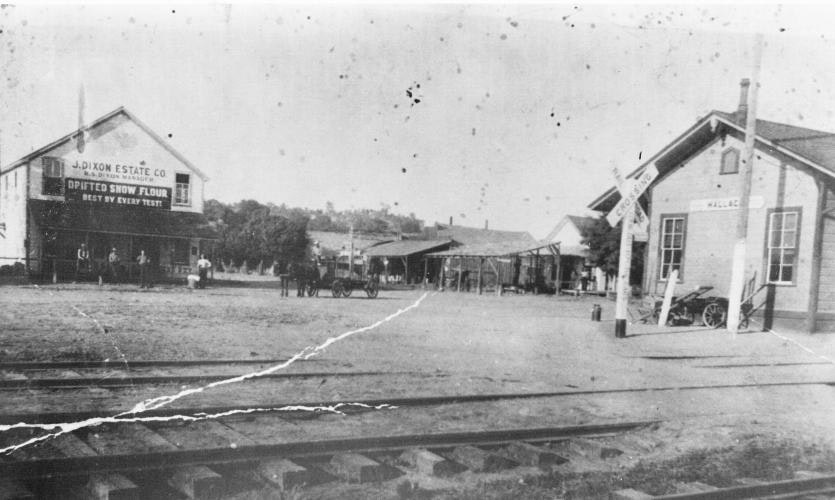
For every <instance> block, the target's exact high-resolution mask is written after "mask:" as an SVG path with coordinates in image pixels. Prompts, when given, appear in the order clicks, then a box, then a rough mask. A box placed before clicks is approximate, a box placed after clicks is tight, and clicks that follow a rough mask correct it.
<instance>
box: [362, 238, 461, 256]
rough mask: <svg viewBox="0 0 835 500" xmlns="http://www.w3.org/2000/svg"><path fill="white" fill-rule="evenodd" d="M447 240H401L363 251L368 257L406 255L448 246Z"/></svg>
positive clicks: (449, 242)
mask: <svg viewBox="0 0 835 500" xmlns="http://www.w3.org/2000/svg"><path fill="white" fill-rule="evenodd" d="M451 243H452V242H451V241H449V240H401V241H391V242H389V243H382V244H380V245H377V246H373V247H371V248H367V249H366V250H365V251H364V252H363V253H364V254H365V255H368V256H369V257H407V256H409V255H414V254H418V253H424V252H429V251H432V250H441V249H444V248H449V245H450V244H451Z"/></svg>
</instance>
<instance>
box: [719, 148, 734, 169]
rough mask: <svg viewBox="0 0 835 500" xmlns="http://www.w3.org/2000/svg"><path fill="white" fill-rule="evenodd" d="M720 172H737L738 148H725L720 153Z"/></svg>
mask: <svg viewBox="0 0 835 500" xmlns="http://www.w3.org/2000/svg"><path fill="white" fill-rule="evenodd" d="M719 173H720V174H736V173H739V150H738V149H736V148H730V149H726V150H725V152H724V153H722V166H721V167H720V169H719Z"/></svg>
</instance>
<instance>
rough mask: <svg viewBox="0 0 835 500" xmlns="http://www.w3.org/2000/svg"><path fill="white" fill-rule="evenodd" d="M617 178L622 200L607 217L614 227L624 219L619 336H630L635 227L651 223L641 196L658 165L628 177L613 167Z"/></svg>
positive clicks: (617, 321)
mask: <svg viewBox="0 0 835 500" xmlns="http://www.w3.org/2000/svg"><path fill="white" fill-rule="evenodd" d="M613 173H614V175H615V180H616V181H617V183H618V190H619V191H620V193H621V199H620V201H619V202H618V204H617V205H615V208H613V209H612V211H611V212H609V215H607V216H606V220H608V221H609V224H610V225H611V226H612V227H614V226H616V225H617V224H618V222H619V221H623V225H622V227H621V233H620V259H619V261H618V284H617V287H618V289H617V292H618V295H617V302H616V303H615V337H616V338H619V339H620V338H624V337H626V317H627V312H628V311H627V305H628V302H629V295H630V291H631V288H630V285H629V274H630V268H631V266H632V226H633V224H635V223H636V222H637V224H638V227H639V228H640V229H641V230H642V231H646V229H645V228H648V226H649V220H648V219H647V215H646V213H644V211H643V209H642V208H641V205H640V204H639V203H638V199H639V198H640V197H641V194H643V192H644V191H646V189H647V188H648V187H649V185H650V184H652V181H654V180H655V178H656V177H658V169H657V168H656V167H655V165H653V164H650V165H648V166H647V167H646V168H645V169H644V171H643V172H641V174H640V175H639V176H638V177H637V178H635V179H624V178H623V176H622V175H621V174H620V172H619V171H618V169H617V167H614V168H613Z"/></svg>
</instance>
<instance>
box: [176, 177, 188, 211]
mask: <svg viewBox="0 0 835 500" xmlns="http://www.w3.org/2000/svg"><path fill="white" fill-rule="evenodd" d="M189 180H190V179H189V175H188V174H177V186H176V189H175V193H174V204H175V205H189V204H191V197H190V196H189V194H190V192H191V189H190V185H189Z"/></svg>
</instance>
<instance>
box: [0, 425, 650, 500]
mask: <svg viewBox="0 0 835 500" xmlns="http://www.w3.org/2000/svg"><path fill="white" fill-rule="evenodd" d="M653 423H654V422H626V423H615V424H602V425H583V426H571V427H556V428H538V429H504V430H496V431H488V432H456V433H443V434H420V435H396V436H373V437H363V438H352V439H332V440H316V441H299V442H270V440H269V439H265V438H264V437H263V436H264V433H263V427H264V425H265V424H264V423H263V422H259V424H258V427H259V428H260V429H261V431H256V430H254V429H255V427H253V426H247V425H245V422H243V423H242V422H240V421H234V420H233V421H230V422H223V423H221V422H219V421H204V422H200V425H198V426H193V425H192V424H189V426H180V425H176V424H168V425H165V424H137V423H128V424H119V425H113V426H112V427H109V428H106V429H88V430H86V431H77V432H75V433H72V434H65V435H62V436H59V437H58V438H55V439H54V440H51V441H48V442H45V443H43V444H39V445H38V446H36V447H32V448H28V449H26V448H24V449H22V450H21V451H18V452H15V453H13V454H12V456H11V457H6V460H5V461H3V462H0V478H5V483H6V484H5V486H6V488H7V489H8V490H11V489H14V490H15V491H20V492H23V494H22V495H21V496H20V498H26V496H25V495H27V494H28V495H29V498H49V497H51V496H52V495H54V494H55V492H56V491H67V488H68V486H69V487H70V488H71V489H75V490H76V491H75V492H74V494H76V495H80V496H82V497H85V496H86V497H93V498H111V497H113V498H116V497H120V498H124V497H133V498H181V496H180V497H178V496H177V495H178V493H176V492H179V494H180V495H185V496H186V497H189V498H204V497H214V496H224V495H226V494H228V493H229V492H228V491H226V490H225V489H226V488H228V487H229V485H230V484H239V483H241V481H243V482H244V483H247V482H248V483H250V484H249V485H248V487H249V488H251V489H259V488H264V487H269V488H278V489H280V490H289V489H292V488H295V487H298V486H300V485H303V484H308V485H314V484H321V483H325V482H332V481H338V480H341V481H346V482H352V483H364V482H372V481H385V480H388V479H394V478H397V477H400V476H402V475H404V474H405V473H406V472H408V471H409V470H412V471H417V472H420V473H426V474H431V475H450V474H455V473H458V472H461V471H463V470H468V469H469V470H472V471H476V472H490V471H497V470H502V469H507V468H512V467H516V466H519V465H520V464H523V465H530V466H550V465H559V464H561V463H565V462H566V461H567V459H566V458H564V457H562V456H561V455H559V454H558V453H557V452H556V451H555V450H556V449H555V448H552V445H553V444H554V443H557V442H560V443H563V442H566V443H567V441H565V440H567V439H573V441H571V443H569V444H568V445H569V446H575V447H580V448H582V449H583V450H590V451H589V452H590V453H601V450H607V449H608V448H606V447H605V446H604V445H602V444H600V443H599V442H597V441H595V440H594V439H593V438H596V437H602V436H612V435H613V434H616V433H623V432H626V431H629V430H632V429H636V428H639V427H642V426H646V425H651V424H653ZM603 453H605V451H604V452H603ZM0 484H2V483H0ZM27 492H28V493H27ZM96 492H98V493H96ZM102 492H105V494H102ZM0 493H2V490H1V489H0Z"/></svg>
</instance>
